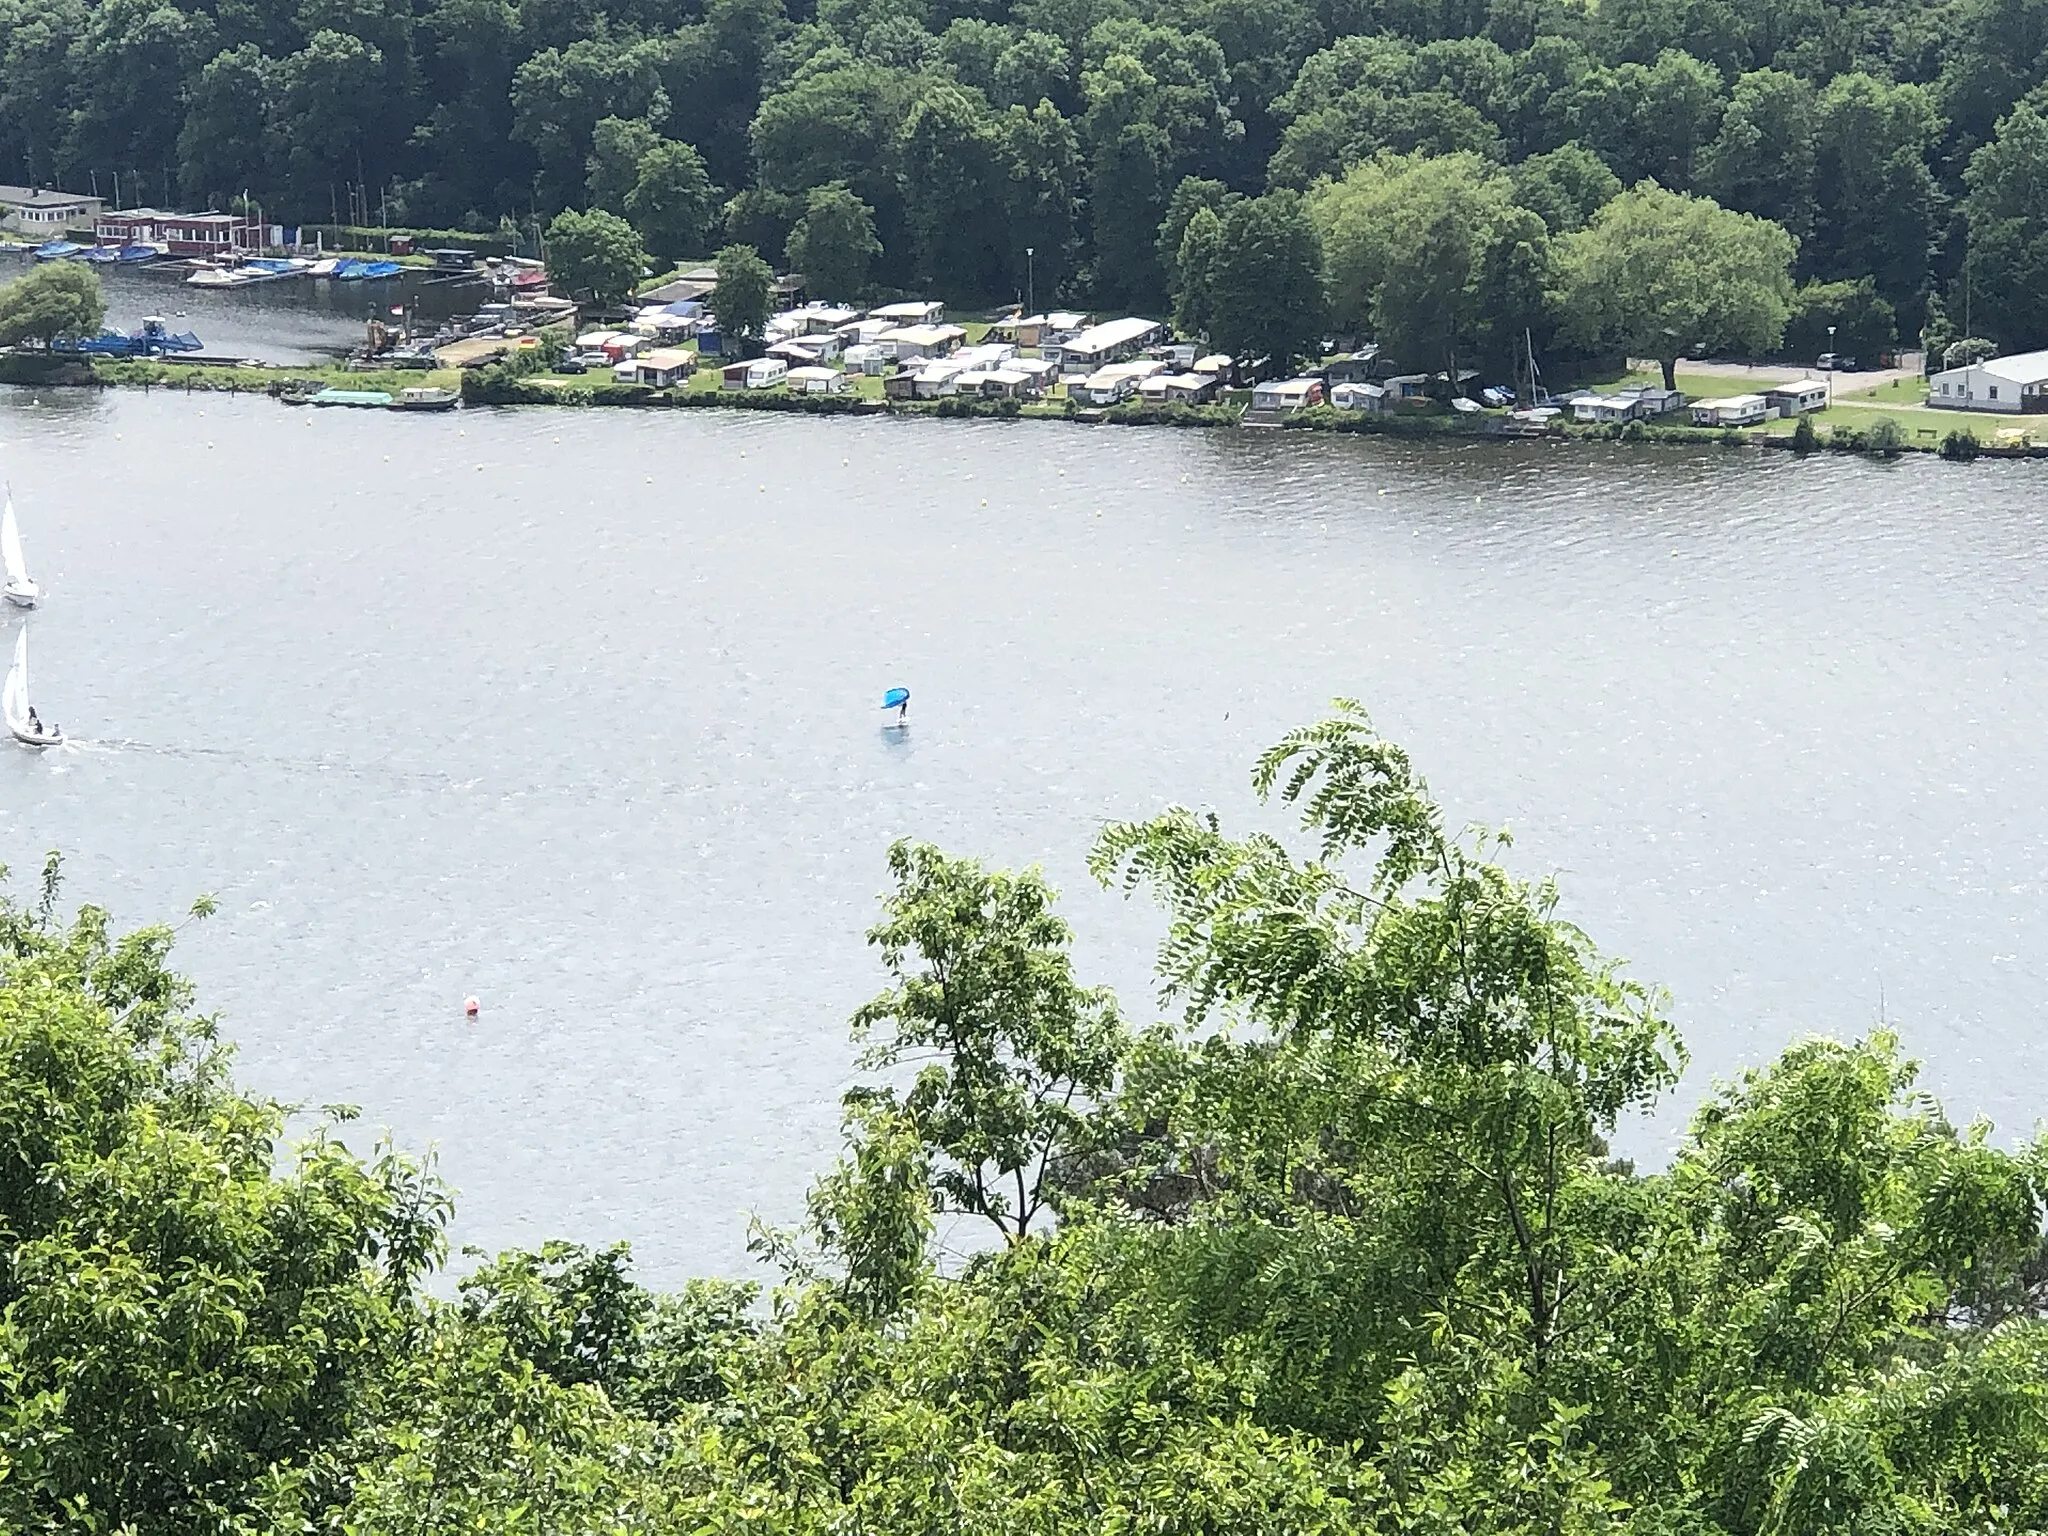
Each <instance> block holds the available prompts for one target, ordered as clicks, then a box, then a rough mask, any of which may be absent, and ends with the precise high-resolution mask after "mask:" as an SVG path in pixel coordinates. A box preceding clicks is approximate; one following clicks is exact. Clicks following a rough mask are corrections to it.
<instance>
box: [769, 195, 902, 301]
mask: <svg viewBox="0 0 2048 1536" xmlns="http://www.w3.org/2000/svg"><path fill="white" fill-rule="evenodd" d="M786 254H787V256H788V259H789V269H790V270H791V271H792V272H801V273H803V275H804V285H805V287H806V288H807V289H808V290H809V291H810V292H811V293H813V294H816V295H818V296H819V297H822V298H828V299H835V300H839V301H847V302H850V301H854V300H858V299H859V298H860V296H861V295H862V294H863V293H865V292H866V291H867V286H868V268H869V266H870V264H871V263H872V262H873V261H874V259H875V258H876V257H877V256H879V255H881V254H882V242H881V241H879V240H877V239H876V238H875V215H874V210H873V209H871V208H870V207H868V205H867V204H866V203H864V202H862V201H861V200H860V199H859V198H858V197H856V196H854V194H853V189H852V188H851V187H849V186H847V185H846V183H845V182H843V181H832V182H827V183H826V184H825V185H824V186H822V187H813V188H811V191H810V195H809V196H808V197H807V198H805V200H804V214H803V217H802V218H800V219H798V220H797V221H796V226H795V228H793V229H792V230H791V231H790V232H789V248H788V250H787V252H786Z"/></svg>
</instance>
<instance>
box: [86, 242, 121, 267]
mask: <svg viewBox="0 0 2048 1536" xmlns="http://www.w3.org/2000/svg"><path fill="white" fill-rule="evenodd" d="M78 259H79V260H80V261H89V262H91V263H92V264H93V265H94V266H96V267H109V266H112V265H113V264H114V263H115V262H117V261H119V260H120V259H121V250H120V247H119V246H113V245H91V246H87V247H86V248H85V249H84V250H82V251H80V252H79V253H78Z"/></svg>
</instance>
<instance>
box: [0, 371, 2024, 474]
mask: <svg viewBox="0 0 2048 1536" xmlns="http://www.w3.org/2000/svg"><path fill="white" fill-rule="evenodd" d="M24 364H26V365H28V366H24ZM494 374H495V375H496V376H495V377H493V375H494ZM295 379H298V380H304V379H318V380H320V381H321V382H323V383H326V384H330V385H333V386H335V387H337V388H347V389H373V390H385V391H388V392H390V393H394V394H395V393H397V391H398V390H400V389H402V388H406V387H411V386H417V385H424V384H440V385H443V386H445V387H449V388H459V389H460V391H461V394H462V399H463V405H464V406H465V407H466V408H518V407H533V408H539V409H556V410H560V409H625V410H656V411H659V410H752V411H777V412H783V413H786V414H793V415H811V416H905V417H938V418H943V419H952V420H995V421H1065V422H1072V423H1075V424H1077V425H1083V426H1128V427H1173V428H1180V429H1186V428H1193V427H1203V428H1212V429H1213V428H1225V427H1229V428H1237V429H1240V430H1246V431H1264V430H1272V431H1281V432H1328V433H1338V434H1347V435H1357V436H1382V437H1401V438H1409V439H1423V438H1455V439H1458V440H1460V441H1465V442H1471V441H1496V442H1510V443H1511V442H1576V443H1616V442H1620V443H1645V444H1652V445H1656V446H1664V447H1693V448H1738V447H1758V448H1772V449H1778V450H1782V451H1790V452H1795V453H1798V452H1802V449H1801V447H1800V445H1798V444H1797V443H1795V441H1794V438H1793V430H1792V428H1791V427H1790V426H1789V425H1787V424H1786V423H1785V422H1783V421H1782V420H1781V421H1775V422H1771V423H1768V424H1766V425H1762V426H1757V427H1747V428H1718V429H1717V428H1711V427H1694V426H1688V425H1679V424H1677V423H1670V424H1660V423H1655V422H1642V421H1633V422H1626V423H1610V424H1593V425H1578V424H1574V423H1567V422H1562V421H1556V422H1551V423H1548V424H1547V425H1546V426H1544V427H1543V428H1542V429H1540V430H1538V431H1533V432H1532V431H1516V430H1512V429H1510V427H1509V425H1508V423H1507V422H1506V420H1505V419H1503V418H1501V417H1498V416H1492V415H1489V416H1485V417H1481V418H1478V419H1476V420H1475V419H1473V418H1471V417H1467V416H1461V415H1457V414H1455V413H1451V412H1442V413H1436V412H1420V411H1417V412H1401V413H1397V414H1381V413H1377V412H1365V411H1340V410H1337V409H1335V408H1334V407H1331V406H1328V405H1318V406H1311V407H1309V408H1308V409H1306V410H1303V411H1299V412H1297V413H1295V414H1294V415H1292V416H1288V417H1285V418H1283V419H1282V420H1280V421H1277V422H1260V423H1256V424H1252V425H1247V424H1246V422H1245V420H1244V417H1245V409H1244V408H1243V407H1242V406H1239V405H1235V404H1220V405H1185V404H1168V405H1150V404H1141V403H1139V402H1136V401H1132V402H1128V403H1124V404H1120V405H1113V406H1096V407H1084V406H1079V405H1077V404H1075V403H1074V402H1073V401H1070V400H1059V401H1050V400H1037V401H1022V400H987V399H966V400H963V399H960V398H958V397H956V396H947V397H943V398H940V399H937V400H876V399H870V398H866V397H855V396H852V395H844V394H841V395H790V394H787V393H783V392H781V391H745V392H742V391H735V390H722V389H715V390H703V389H697V390H687V389H673V388H671V389H666V390H658V389H654V388H651V387H649V386H646V385H639V384H618V383H609V382H607V383H582V382H577V383H567V382H563V383H543V382H541V381H539V380H537V379H534V378H531V377H509V378H508V377H506V376H505V375H503V374H499V373H496V370H493V369H478V370H458V369H434V370H418V369H413V370H387V371H383V372H360V371H351V370H349V369H346V368H341V367H334V366H326V367H321V366H311V365H309V366H304V367H296V366H292V365H289V364H278V365H274V366H264V367H261V368H250V367H236V366H221V365H213V364H195V363H176V362H159V361H149V362H144V361H139V360H123V361H112V362H103V361H77V360H71V359H65V360H62V361H56V362H52V361H49V360H46V359H44V358H41V357H36V356H34V355H32V354H21V353H15V354H9V355H6V356H0V384H6V385H9V386H12V387H15V388H24V389H33V388H52V389H131V390H140V391H143V392H144V393H149V392H152V391H155V390H170V391H177V392H181V393H184V394H227V395H263V396H266V397H275V396H276V395H277V394H278V393H279V391H280V389H281V387H282V386H283V385H284V384H285V383H286V382H287V381H289V380H295ZM307 409H315V407H307ZM1803 419H1806V420H1814V421H1816V426H1817V430H1816V431H1815V432H1814V434H1813V437H1812V439H1811V441H1810V443H1808V444H1807V445H1806V446H1805V448H1804V450H1803V451H1804V452H1813V453H1838V454H1840V453H1847V454H1854V455H1857V456H1859V457H1865V458H1875V459H1892V458H1900V457H1903V456H1905V455H1906V454H1922V455H1933V456H1935V457H1938V458H1941V459H1945V460H1949V461H1951V462H1970V461H1972V460H1975V459H1978V458H1989V459H2048V443H2042V444H2034V443H2028V442H2019V443H2000V442H1998V441H1996V440H1992V441H1985V440H1983V439H1979V438H1977V437H1976V436H1975V433H1974V431H1972V430H1971V428H1972V425H1973V424H1972V423H1970V422H1968V421H1958V422H1957V423H1955V425H1954V426H1952V427H1949V429H1948V431H1947V432H1946V433H1944V434H1943V436H1942V437H1941V438H1940V439H1939V440H1937V441H1927V440H1925V439H1924V438H1920V439H1914V438H1905V437H1903V436H1902V437H1901V438H1900V439H1899V440H1898V441H1896V442H1893V443H1891V444H1889V445H1881V444H1880V445H1874V444H1873V443H1872V442H1871V441H1870V440H1869V437H1868V434H1867V433H1866V431H1865V430H1864V429H1863V428H1860V427H1856V426H1851V425H1847V424H1844V425H1841V426H1836V425H1834V424H1832V423H1829V422H1828V421H1827V420H1826V418H1825V412H1820V413H1816V415H1815V416H1814V417H1807V418H1803ZM1888 419H1891V420H1893V421H1895V422H1897V424H1898V425H1900V426H1901V427H1903V426H1904V425H1905V423H1904V422H1900V421H1898V418H1895V417H1894V418H1888ZM1944 425H1946V423H1944ZM1772 428H1780V429H1781V430H1775V431H1774V430H1772Z"/></svg>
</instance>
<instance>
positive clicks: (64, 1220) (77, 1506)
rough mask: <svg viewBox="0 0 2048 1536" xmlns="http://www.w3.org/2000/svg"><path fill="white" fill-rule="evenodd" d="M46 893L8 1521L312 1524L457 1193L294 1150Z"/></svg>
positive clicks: (24, 1032) (13, 1370)
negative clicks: (450, 1196)
mask: <svg viewBox="0 0 2048 1536" xmlns="http://www.w3.org/2000/svg"><path fill="white" fill-rule="evenodd" d="M25 281H32V279H28V280H25ZM55 890H56V878H55V863H54V860H53V861H52V864H51V865H50V866H49V868H48V869H47V870H46V875H45V896H44V900H43V902H42V904H41V906H40V908H39V909H30V910H24V909H22V908H20V907H18V906H16V905H14V904H13V903H11V902H10V903H7V904H5V906H4V907H0V951H4V955H5V961H6V964H5V971H6V982H5V986H4V991H0V1085H4V1087H0V1148H4V1156H0V1169H4V1171H0V1233H4V1234H5V1236H4V1243H5V1254H6V1258H7V1263H6V1266H5V1273H4V1278H0V1314H4V1317H5V1323H4V1326H0V1392H4V1395H5V1400H6V1402H7V1403H8V1405H9V1406H8V1410H7V1412H6V1413H4V1414H0V1465H4V1466H6V1467H7V1469H8V1472H9V1475H8V1477H7V1478H5V1479H4V1480H0V1526H4V1527H5V1528H6V1529H8V1530H12V1531H41V1530H59V1529H77V1528H79V1527H80V1526H81V1525H82V1524H83V1525H87V1526H90V1525H94V1524H102V1525H104V1526H105V1527H106V1528H108V1529H118V1528H121V1527H123V1526H126V1527H128V1528H130V1529H136V1530H256V1529H263V1530H274V1529H278V1528H281V1527H285V1526H301V1525H302V1524H303V1522H306V1521H309V1520H311V1519H313V1518H315V1517H316V1516H319V1515H320V1514H322V1513H323V1512H324V1510H325V1508H326V1507H327V1505H328V1504H329V1503H330V1502H331V1501H335V1500H338V1499H340V1498H342V1497H345V1495H346V1484H347V1479H346V1477H345V1475H344V1474H343V1473H342V1470H341V1468H342V1463H343V1461H344V1460H345V1459H346V1457H347V1455H348V1452H349V1449H350V1446H351V1444H352V1442H353V1438H354V1436H355V1435H356V1434H357V1433H358V1432H359V1431H360V1430H361V1429H363V1428H364V1427H366V1425H367V1424H368V1423H369V1422H370V1421H371V1419H372V1418H373V1416H374V1414H375V1412H376V1409H377V1405H378V1404H379V1401H380V1398H381V1396H382V1389H383V1385H384V1383H385V1381H386V1380H388V1379H389V1377H390V1376H391V1375H392V1374H395V1373H396V1372H397V1371H398V1370H400V1369H401V1368H402V1362H403V1360H404V1357H405V1352H406V1350H407V1348H408V1347H409V1345H410V1344H411V1342H412V1341H413V1340H414V1338H415V1337H416V1335H415V1333H414V1329H415V1328H416V1327H417V1326H418V1325H419V1323H420V1321H421V1318H422V1311H421V1301H422V1298H421V1297H420V1296H419V1295H418V1293H416V1292H415V1290H414V1286H415V1284H416V1283H417V1282H419V1281H420V1280H421V1279H422V1278H423V1277H424V1276H425V1274H426V1273H427V1272H428V1271H429V1270H430V1269H431V1268H432V1266H433V1265H434V1264H435V1263H436V1262H437V1261H438V1259H439V1256H440V1254H441V1250H442V1239H441V1223H442V1221H443V1219H444V1218H445V1216H446V1209H447V1208H446V1201H445V1198H444V1197H443V1195H442V1193H441V1191H440V1190H439V1188H438V1186H437V1185H436V1184H435V1183H434V1182H433V1180H432V1179H431V1178H430V1177H428V1176H427V1175H426V1173H425V1172H424V1171H423V1170H422V1169H421V1168H419V1167H418V1166H417V1165H415V1164H411V1163H408V1162H406V1161H404V1160H403V1159H399V1158H396V1157H392V1156H388V1155H386V1156H381V1157H379V1158H378V1159H377V1160H375V1161H374V1162H371V1163H367V1164H366V1163H364V1162H362V1161H361V1160H359V1159H358V1158H356V1157H354V1156H352V1155H351V1154H350V1153H349V1152H348V1151H347V1149H346V1148H345V1147H344V1146H343V1145H342V1144H341V1142H340V1141H339V1140H338V1139H337V1137H336V1127H335V1125H334V1124H333V1123H332V1122H329V1123H326V1124H323V1125H321V1126H319V1127H317V1128H316V1129H315V1130H314V1131H313V1132H312V1134H311V1135H310V1136H309V1137H308V1138H307V1139H305V1140H303V1141H301V1142H300V1143H299V1144H298V1145H297V1146H296V1147H294V1148H291V1149H289V1150H287V1149H283V1148H282V1147H281V1146H280V1141H279V1138H280V1137H281V1134H282V1131H283V1126H284V1109H283V1107H282V1106H279V1105H275V1104H270V1103H267V1102H263V1101H258V1100H252V1099H247V1098H244V1097H242V1096H241V1095H240V1094H238V1093H236V1092H235V1090H234V1088H233V1086H232V1084H231V1082H230V1081H229V1078H228V1065H229V1058H228V1054H227V1052H226V1051H225V1049H224V1048H223V1047H222V1046H221V1045H220V1044H219V1042H218V1041H217V1040H216V1038H215V1036H214V1033H213V1029H212V1026H211V1024H210V1022H208V1021H206V1020H204V1019H202V1018H199V1017H197V1016H195V1015H194V1014H193V1012H192V1001H193V998H192V991H191V988H190V986H189V985H188V984H187V983H185V982H184V981H183V980H181V979H180V978H178V977H176V976H175V975H173V974H171V973H170V972H168V971H167V970H166V969H165V967H164V962H165V959H166V957H167V954H168V952H169V949H170V946H171V941H172V933H171V931H170V930H169V929H166V928H151V929H144V930H142V931H140V932H137V933H133V934H128V935H125V936H121V937H116V936H114V935H113V934H111V933H110V931H109V927H108V923H107V918H106V914H105V913H103V912H100V911H97V910H95V909H93V908H90V907H88V908H85V909H83V910H82V911H81V912H80V913H79V914H78V917H77V919H76V920H75V921H74V922H72V923H70V924H68V925H67V924H62V923H59V922H57V921H56V920H55V919H54V917H53V908H54V897H55ZM198 910H199V911H201V912H204V911H207V910H210V904H206V903H202V904H201V905H200V907H199V908H198Z"/></svg>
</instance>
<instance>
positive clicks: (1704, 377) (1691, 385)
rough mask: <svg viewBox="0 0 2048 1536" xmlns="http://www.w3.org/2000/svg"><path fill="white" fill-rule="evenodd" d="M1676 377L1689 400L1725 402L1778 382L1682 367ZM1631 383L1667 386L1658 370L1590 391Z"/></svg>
mask: <svg viewBox="0 0 2048 1536" xmlns="http://www.w3.org/2000/svg"><path fill="white" fill-rule="evenodd" d="M1798 375H1799V370H1798V369H1797V368H1795V367H1791V366H1787V367H1786V369H1785V373H1784V377H1785V378H1788V379H1791V378H1797V377H1798ZM1676 377H1677V379H1678V389H1679V392H1680V393H1681V394H1683V395H1684V396H1685V397H1686V398H1687V399H1688V400H1726V399H1727V398H1728V397H1729V396H1731V395H1754V394H1759V393H1761V392H1762V391H1763V390H1764V389H1765V388H1766V387H1767V386H1769V385H1772V384H1775V383H1777V382H1779V381H1778V380H1777V379H1774V378H1772V377H1770V376H1769V375H1768V374H1765V375H1762V376H1760V377H1758V378H1756V379H1730V378H1724V377H1722V376H1721V375H1720V374H1715V373H1687V372H1686V371H1685V370H1684V369H1683V368H1681V369H1679V370H1678V373H1677V375H1676ZM1630 384H1652V385H1655V386H1656V387H1657V388H1659V389H1662V388H1663V387H1664V373H1663V370H1662V369H1659V368H1645V369H1639V370H1637V371H1636V372H1634V373H1626V374H1623V375H1622V376H1621V377H1619V378H1616V379H1609V380H1606V381H1605V382H1603V383H1599V384H1593V385H1589V386H1587V387H1588V388H1591V389H1619V388H1622V387H1624V386H1626V385H1630Z"/></svg>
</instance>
